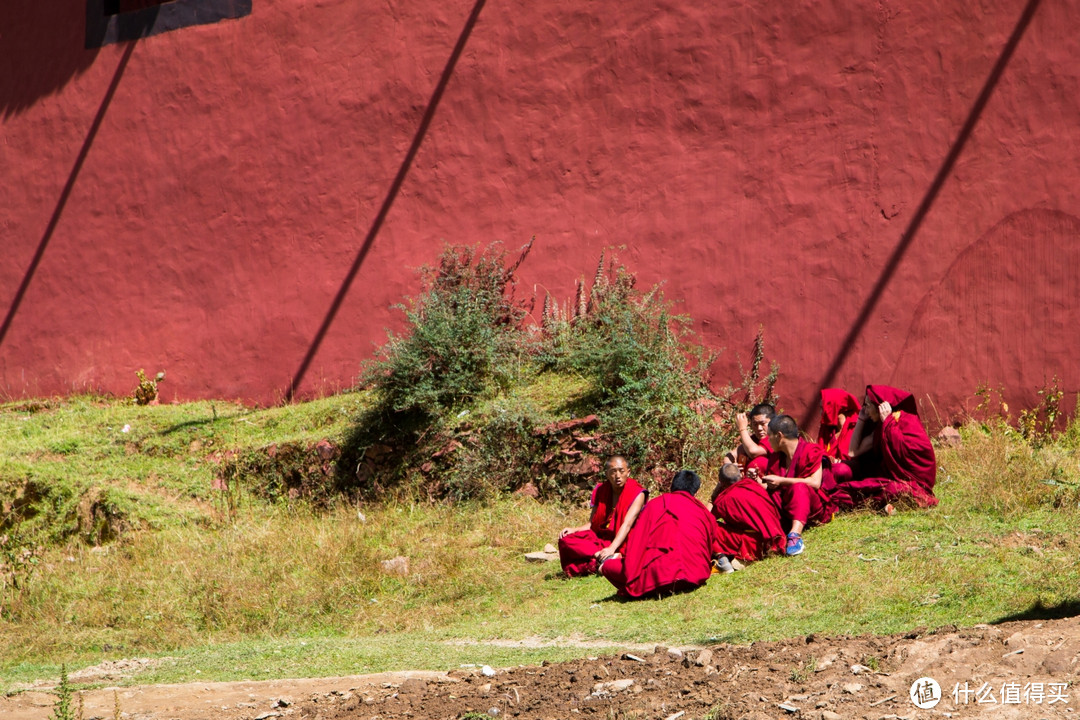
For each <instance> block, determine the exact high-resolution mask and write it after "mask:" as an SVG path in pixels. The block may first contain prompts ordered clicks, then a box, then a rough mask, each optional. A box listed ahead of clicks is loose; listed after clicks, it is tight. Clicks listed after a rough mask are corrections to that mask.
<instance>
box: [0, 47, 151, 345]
mask: <svg viewBox="0 0 1080 720" xmlns="http://www.w3.org/2000/svg"><path fill="white" fill-rule="evenodd" d="M134 51H135V42H134V41H132V42H130V43H128V46H127V47H126V48H125V49H124V54H123V56H122V57H121V58H120V63H119V64H118V65H117V66H116V72H115V73H113V79H112V82H110V83H109V89H108V90H106V91H105V97H104V99H102V101H101V106H100V107H99V108H98V111H97V115H95V116H94V121H93V122H92V123H91V124H90V131H89V132H88V133H87V134H86V140H84V141H83V145H82V149H81V150H79V155H78V157H76V158H75V165H74V166H73V167H72V168H71V172H70V173H69V174H68V179H67V182H66V183H64V189H63V190H62V191H61V192H60V199H59V200H57V201H56V208H55V209H54V210H53V213H52V217H51V218H50V219H49V224H48V226H46V228H45V233H44V234H43V235H42V236H41V242H39V243H38V247H37V251H36V252H35V253H34V257H33V259H32V260H31V261H30V267H28V268H27V269H26V273H25V274H24V275H23V279H22V282H21V283H19V289H18V290H17V291H16V292H15V297H14V298H13V299H12V301H11V306H10V307H9V308H8V311H7V315H5V316H4V322H3V324H0V346H2V345H3V344H4V338H5V337H6V336H7V332H8V329H9V328H10V327H11V323H12V321H13V320H14V319H15V315H16V313H17V312H18V311H19V306H20V305H21V304H22V301H23V297H24V296H25V295H26V291H27V289H28V288H29V287H30V281H31V280H33V278H34V273H35V272H37V268H38V265H40V264H41V258H42V257H44V256H45V249H46V248H47V247H48V246H49V241H50V240H52V236H53V233H54V232H55V231H56V225H57V224H58V223H59V222H60V217H61V216H62V215H63V214H64V206H65V205H67V201H68V198H69V197H71V191H72V190H73V189H74V188H75V181H76V180H78V178H79V172H80V171H81V170H82V166H83V163H84V162H86V156H87V155H88V154H89V153H90V148H91V146H93V144H94V137H95V136H96V135H97V133H98V130H99V129H100V128H101V121H102V120H104V119H105V113H106V112H107V111H108V109H109V104H110V103H112V99H113V95H115V94H116V88H118V87H119V86H120V78H121V77H123V75H124V69H125V68H126V67H127V64H128V61H129V60H131V54H132V53H133V52H134Z"/></svg>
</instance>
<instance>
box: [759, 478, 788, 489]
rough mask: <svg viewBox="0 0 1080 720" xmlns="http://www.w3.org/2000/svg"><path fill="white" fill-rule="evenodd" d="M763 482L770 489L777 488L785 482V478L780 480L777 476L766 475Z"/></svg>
mask: <svg viewBox="0 0 1080 720" xmlns="http://www.w3.org/2000/svg"><path fill="white" fill-rule="evenodd" d="M763 480H764V481H765V484H766V485H768V486H769V487H771V488H778V487H780V486H781V485H783V484H784V482H785V478H782V477H780V476H779V475H766V476H765V477H764V478H763Z"/></svg>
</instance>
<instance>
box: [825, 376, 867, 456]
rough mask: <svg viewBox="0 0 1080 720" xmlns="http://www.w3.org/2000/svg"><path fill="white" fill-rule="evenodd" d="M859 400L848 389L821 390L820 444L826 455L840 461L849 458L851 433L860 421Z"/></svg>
mask: <svg viewBox="0 0 1080 720" xmlns="http://www.w3.org/2000/svg"><path fill="white" fill-rule="evenodd" d="M859 410H860V408H859V400H858V398H856V397H855V396H854V395H852V394H851V393H849V392H848V391H847V390H841V389H840V388H826V389H824V390H822V391H821V425H819V426H818V440H817V442H818V445H820V446H821V449H822V450H824V451H825V457H827V458H829V459H830V460H833V461H836V462H839V461H841V460H847V459H848V457H850V456H849V455H848V448H849V447H850V445H851V433H852V431H853V430H854V429H855V423H856V422H858V420H859V418H858V414H859Z"/></svg>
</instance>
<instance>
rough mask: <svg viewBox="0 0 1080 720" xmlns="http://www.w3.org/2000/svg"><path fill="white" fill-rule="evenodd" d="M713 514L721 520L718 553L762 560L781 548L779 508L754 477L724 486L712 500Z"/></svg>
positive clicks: (746, 559) (781, 529)
mask: <svg viewBox="0 0 1080 720" xmlns="http://www.w3.org/2000/svg"><path fill="white" fill-rule="evenodd" d="M712 514H713V515H714V516H715V517H716V519H717V520H718V521H719V522H720V524H719V526H718V528H717V541H718V542H719V545H720V553H721V554H723V555H727V556H728V557H729V558H738V559H739V560H742V561H743V562H753V561H754V560H761V559H763V558H764V557H765V556H766V555H768V554H769V553H779V552H782V551H783V549H784V528H783V526H782V525H781V524H780V508H778V507H777V505H776V502H775V501H774V500H773V498H772V496H771V495H769V491H768V490H766V489H765V488H763V487H762V486H761V485H760V484H759V483H758V482H757V481H755V480H750V479H749V478H743V479H741V480H739V481H737V482H734V483H732V484H731V485H729V486H727V487H726V488H724V489H723V490H721V491H720V493H719V494H718V495H717V496H716V499H715V500H714V501H713V508H712Z"/></svg>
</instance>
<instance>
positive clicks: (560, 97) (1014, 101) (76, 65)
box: [0, 0, 1080, 421]
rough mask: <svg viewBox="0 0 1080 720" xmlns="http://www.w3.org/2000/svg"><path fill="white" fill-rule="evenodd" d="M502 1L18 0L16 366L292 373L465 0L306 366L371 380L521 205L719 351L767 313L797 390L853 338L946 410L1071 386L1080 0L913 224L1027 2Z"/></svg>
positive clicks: (245, 387) (71, 386) (260, 377)
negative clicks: (250, 0)
mask: <svg viewBox="0 0 1080 720" xmlns="http://www.w3.org/2000/svg"><path fill="white" fill-rule="evenodd" d="M480 2H481V3H482V4H479V5H477V4H473V3H472V2H469V1H468V0H445V1H444V2H437V3H436V2H427V1H422V0H389V2H379V3H376V2H370V1H368V0H317V1H316V0H255V2H254V7H253V11H252V14H251V15H250V16H248V17H245V18H242V19H240V20H232V21H224V22H221V23H218V24H214V25H208V26H201V27H194V28H187V29H183V30H179V31H176V32H171V33H167V34H163V35H159V36H155V37H152V38H148V39H145V40H141V41H138V42H137V43H136V44H135V45H134V46H133V47H131V46H128V45H115V46H108V47H106V48H102V49H99V50H84V49H82V44H81V43H82V33H83V22H84V16H85V5H84V3H83V2H80V1H79V0H40V2H36V3H3V4H2V7H0V33H2V34H3V37H2V38H0V122H2V124H0V183H2V187H3V193H2V194H0V237H2V238H3V249H4V252H3V254H2V256H0V313H3V314H4V315H5V316H6V320H4V323H5V326H4V328H3V330H4V335H3V338H2V340H0V392H2V393H3V394H4V395H6V396H9V397H18V396H25V395H40V394H52V393H64V392H70V391H78V390H83V389H88V388H89V389H102V390H107V391H112V392H116V393H127V392H130V390H131V388H132V387H133V386H134V371H135V370H137V369H138V368H140V367H144V368H146V369H147V371H148V372H154V371H157V370H160V369H164V370H166V371H167V372H168V381H167V383H166V384H165V385H164V386H163V387H162V390H163V396H164V398H165V399H170V398H172V397H174V396H175V397H179V398H194V397H209V396H218V397H227V398H242V399H245V400H248V401H253V402H260V403H270V402H275V401H277V400H279V399H281V397H282V396H283V395H284V393H285V392H286V390H287V388H288V387H289V384H290V381H291V380H292V379H293V377H294V376H295V375H296V373H297V370H298V368H299V367H300V366H301V363H302V362H303V360H304V358H305V356H306V355H307V354H308V352H309V350H310V349H311V347H312V343H313V341H314V339H315V337H316V334H317V332H318V330H319V328H320V326H321V325H322V324H323V322H324V320H325V318H326V316H327V312H328V310H329V308H330V307H331V303H332V302H333V299H334V297H335V295H336V294H337V293H338V292H339V290H340V289H341V287H342V283H343V281H344V280H345V277H346V275H347V272H348V269H349V267H350V265H351V264H352V263H353V260H354V258H356V257H357V253H358V252H359V250H360V248H361V247H362V246H363V245H364V242H365V238H367V237H368V236H369V231H370V230H371V228H372V224H373V223H374V222H375V219H376V216H377V214H378V213H379V210H380V208H381V207H382V206H383V204H384V201H385V199H386V197H387V193H388V192H389V191H390V188H391V185H392V183H393V181H394V178H395V176H396V175H397V174H398V172H399V170H400V169H401V166H402V162H403V160H404V159H405V157H406V154H407V152H408V150H409V148H410V145H411V143H412V142H413V139H414V136H415V134H416V132H417V128H418V127H419V126H420V124H421V120H422V118H423V117H424V114H425V110H427V109H428V107H429V101H430V100H431V98H432V93H433V92H434V91H435V89H436V87H437V85H438V83H439V79H440V76H441V75H442V74H443V72H444V69H445V68H446V66H447V61H448V59H449V58H450V57H451V53H452V50H453V49H454V46H455V44H456V43H458V42H459V38H461V35H462V30H463V28H464V27H465V26H466V19H467V18H468V17H469V16H470V14H471V13H478V19H477V21H476V23H475V26H474V27H473V28H472V30H471V33H470V34H469V35H468V37H467V38H465V39H464V48H463V51H462V53H461V55H460V60H459V61H458V62H457V64H456V66H455V67H454V68H453V73H452V74H451V75H450V77H449V81H448V83H447V84H446V86H445V94H443V95H442V98H441V102H440V103H439V105H438V107H437V108H436V109H435V112H434V114H433V116H431V122H430V126H429V127H428V128H427V132H426V134H425V135H424V137H423V139H422V143H421V144H420V146H419V151H418V153H417V154H416V156H415V161H414V162H413V163H412V165H411V167H410V168H409V172H408V174H407V175H405V177H404V182H403V183H402V184H401V187H400V192H399V193H398V194H397V196H396V198H395V200H394V202H393V205H392V206H391V208H390V211H389V213H388V214H387V215H386V217H385V222H384V223H383V224H382V225H381V228H380V229H379V232H378V233H377V234H375V236H374V238H373V241H372V242H371V244H370V247H369V249H368V252H367V253H366V254H365V255H364V259H363V262H362V264H361V265H360V268H359V271H358V272H357V274H356V276H355V282H354V283H353V284H352V286H351V288H350V290H349V292H348V294H347V295H346V296H345V300H344V302H343V304H342V305H341V310H340V312H339V313H338V315H337V317H336V318H335V320H334V322H333V323H331V324H330V326H329V328H328V330H327V332H326V334H325V337H324V339H323V341H322V343H321V345H320V346H319V349H318V352H317V353H315V354H314V356H313V358H312V361H311V363H310V368H309V370H308V372H307V373H306V375H305V376H304V382H303V383H302V385H301V387H300V392H301V394H310V393H313V392H323V391H326V390H332V389H334V388H338V387H341V386H344V385H347V384H349V383H350V381H351V380H352V378H353V377H354V376H355V374H356V371H357V368H358V365H359V362H360V361H361V360H362V359H363V358H364V357H367V356H369V355H370V353H371V351H372V349H373V346H374V344H376V343H380V342H381V341H382V340H383V339H384V338H385V329H386V328H387V327H396V326H398V324H399V323H400V321H401V314H400V312H399V311H396V310H394V309H393V308H392V306H393V305H394V304H395V303H397V302H400V301H401V299H402V297H403V296H405V295H412V294H415V293H416V292H417V291H418V290H419V285H418V280H417V277H416V275H415V273H414V268H416V267H418V266H420V265H423V264H425V263H429V262H431V261H433V260H434V259H435V258H436V257H437V255H438V253H439V251H440V248H441V246H442V244H443V243H444V242H452V243H481V242H483V243H486V242H489V241H492V240H500V241H503V242H504V243H505V244H506V245H507V247H508V248H511V249H513V248H516V247H518V246H519V245H521V244H523V243H525V242H526V241H527V240H528V238H529V236H531V235H533V234H535V235H536V236H537V243H536V246H535V248H534V250H533V253H532V255H531V256H530V258H529V260H528V261H527V263H526V265H525V266H523V268H522V280H523V282H522V284H521V285H520V286H519V293H524V294H526V295H529V294H532V293H533V292H534V291H535V292H537V293H538V294H539V295H540V298H541V301H542V298H543V293H544V292H546V291H550V292H552V293H553V294H554V295H555V296H557V297H569V296H570V295H571V294H572V292H573V285H574V281H575V280H576V279H577V278H578V277H581V276H586V277H588V276H591V274H592V272H593V270H594V268H595V264H596V260H597V258H598V257H599V255H600V252H601V251H602V250H604V249H606V248H613V247H614V248H619V250H618V255H619V257H620V259H621V260H622V261H623V262H624V263H626V264H627V265H628V266H630V267H631V268H633V269H636V270H638V271H639V276H640V279H641V281H642V282H644V283H652V282H657V281H660V280H665V281H666V283H667V284H666V293H667V295H668V297H670V298H672V299H675V300H678V301H679V302H680V308H682V309H684V310H685V311H686V312H688V313H690V314H691V315H693V317H694V318H695V319H697V321H698V325H697V329H698V330H699V332H700V334H701V336H702V338H703V339H704V341H705V342H706V343H708V344H710V345H712V346H714V347H718V348H720V347H722V348H725V352H724V354H723V355H722V357H721V360H720V361H719V363H718V364H717V366H716V368H715V370H716V377H717V380H718V381H723V380H725V379H727V378H728V377H732V376H734V375H735V373H736V371H737V368H738V363H739V361H740V360H741V361H742V362H743V363H745V362H746V361H747V360H748V356H749V350H750V346H751V342H752V339H753V336H754V334H755V332H756V330H757V327H758V326H759V324H760V325H762V326H764V328H765V333H766V342H767V353H768V355H769V356H770V357H772V358H774V359H775V360H776V361H778V362H779V363H780V366H781V370H782V377H781V383H780V385H779V387H778V389H779V391H780V393H781V395H782V400H783V405H784V407H785V408H787V409H789V410H794V411H795V412H796V414H801V412H802V410H803V408H805V407H806V405H807V402H808V400H809V399H810V398H811V397H812V396H813V395H814V394H815V392H816V390H817V388H818V387H819V386H820V384H821V383H822V382H823V380H826V379H828V378H829V375H830V369H831V370H833V371H834V372H833V373H832V375H833V383H832V384H836V385H841V386H846V387H849V388H851V389H854V390H856V391H857V389H858V388H859V387H861V386H862V385H864V384H865V383H867V382H884V383H893V384H898V385H901V386H903V387H906V388H908V389H910V390H912V391H913V392H915V394H916V395H917V397H919V398H920V399H921V400H922V401H923V402H924V406H925V407H927V408H929V407H930V402H931V401H932V404H933V405H932V406H933V407H934V408H936V410H937V412H938V413H939V414H940V419H941V420H942V421H944V420H947V419H949V418H950V417H951V416H952V415H953V414H954V413H956V412H958V411H959V410H961V409H962V408H963V407H964V406H965V403H966V402H969V398H970V397H971V395H972V393H973V392H974V391H975V389H976V387H977V386H978V385H979V384H982V383H988V384H990V385H994V386H1003V387H1004V388H1005V389H1006V392H1007V396H1008V398H1009V399H1010V400H1011V401H1012V402H1016V403H1025V402H1027V403H1030V402H1034V400H1035V397H1036V396H1035V391H1036V389H1037V388H1038V387H1040V386H1041V385H1043V384H1044V383H1045V382H1047V381H1048V380H1050V379H1051V378H1052V377H1054V376H1055V375H1056V376H1057V377H1059V378H1060V379H1061V380H1062V382H1063V385H1064V387H1065V388H1066V389H1068V390H1069V391H1070V392H1071V393H1072V392H1074V391H1075V390H1076V388H1077V386H1078V385H1080V364H1078V363H1077V362H1076V361H1075V357H1076V355H1077V352H1078V351H1080V343H1078V331H1077V327H1078V324H1077V321H1078V320H1080V301H1078V299H1077V296H1078V293H1077V289H1078V288H1077V284H1078V280H1077V267H1078V262H1077V261H1078V260H1080V258H1078V254H1080V247H1078V245H1077V236H1078V231H1080V218H1078V216H1080V198H1078V191H1080V122H1078V119H1080V92H1078V90H1080V34H1078V33H1076V31H1075V28H1077V27H1080V0H1043V1H1042V2H1041V3H1039V4H1038V6H1037V7H1035V12H1034V15H1033V16H1032V17H1031V21H1030V24H1029V25H1028V26H1027V27H1026V30H1025V32H1024V33H1023V35H1022V36H1021V37H1020V39H1019V43H1018V44H1017V45H1016V47H1015V53H1014V54H1013V55H1012V56H1011V58H1010V60H1009V62H1008V64H1007V65H1006V66H1005V67H1004V70H1003V72H1002V73H1000V76H998V77H996V78H995V79H996V83H994V85H993V88H992V93H991V94H990V95H989V100H988V102H986V103H985V107H984V108H983V109H982V112H981V114H979V115H978V117H977V118H974V119H975V120H976V122H975V123H974V125H973V129H972V130H971V132H970V136H969V137H968V139H967V143H966V145H965V146H964V148H963V151H962V153H960V155H959V156H958V157H957V158H956V162H955V165H954V166H953V167H952V171H951V172H950V173H949V175H948V176H947V177H946V178H945V181H944V183H943V184H942V185H941V187H940V193H938V194H937V195H936V196H935V197H934V202H933V203H932V205H930V206H929V210H928V212H927V213H926V214H925V217H924V218H923V220H922V222H921V224H920V225H919V227H918V229H917V232H916V233H914V234H913V235H912V236H910V238H909V239H910V242H909V243H905V244H904V252H902V253H895V252H894V251H895V250H896V248H897V247H898V246H899V245H900V244H901V241H902V238H904V236H905V230H907V229H908V228H909V227H910V225H911V223H912V219H913V218H914V217H915V214H916V212H917V210H918V209H919V207H920V204H921V203H923V201H924V199H925V197H926V194H927V191H928V190H929V189H930V187H931V185H932V184H933V182H934V178H935V176H936V175H937V173H938V172H939V170H940V169H941V167H942V163H943V162H944V161H945V159H946V157H947V156H948V154H949V152H950V148H951V147H953V144H954V141H955V140H956V139H957V137H958V135H959V134H960V132H961V129H962V128H963V127H964V125H965V122H966V121H968V120H969V119H973V118H972V117H971V113H972V110H973V108H975V107H976V105H977V100H978V98H979V96H980V92H981V91H982V90H983V88H984V85H985V84H986V83H987V80H988V78H990V77H991V73H992V70H993V68H994V67H995V63H997V62H998V60H999V58H1000V57H1001V54H1002V50H1003V48H1004V47H1005V46H1006V43H1007V41H1008V39H1009V37H1010V35H1012V34H1013V33H1014V30H1015V29H1016V28H1017V24H1018V21H1019V20H1020V18H1021V17H1022V15H1023V13H1024V10H1025V7H1026V5H1025V2H1022V1H1021V0H984V1H982V2H974V3H973V2H959V1H956V0H954V1H951V2H945V3H931V2H925V1H924V0H911V1H909V2H903V3H901V2H893V1H884V0H882V1H879V2H875V3H866V2H855V1H854V0H832V1H829V0H825V1H820V2H807V1H796V2H790V3H752V2H740V1H737V0H719V1H718V2H716V3H697V4H685V3H684V4H681V6H680V5H679V4H676V5H669V4H664V3H661V4H657V3H654V2H639V1H638V0H624V1H623V2H619V3H615V2H606V1H601V0H595V1H592V2H580V0H577V1H575V2H569V1H566V0H555V1H554V2H547V3H526V2H518V1H515V0H487V1H486V2H484V0H480ZM759 6H764V7H759ZM57 18H66V20H64V21H60V20H58V19H57ZM897 254H899V255H900V257H899V258H898V262H895V263H893V264H892V265H891V266H890V265H889V261H890V258H892V257H894V256H895V255H897ZM883 273H885V275H884V276H883ZM883 277H884V280H883ZM538 307H539V305H538ZM845 340H850V341H851V342H850V343H845ZM1070 409H1071V405H1070Z"/></svg>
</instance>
